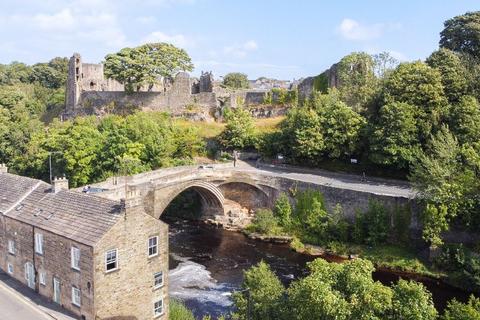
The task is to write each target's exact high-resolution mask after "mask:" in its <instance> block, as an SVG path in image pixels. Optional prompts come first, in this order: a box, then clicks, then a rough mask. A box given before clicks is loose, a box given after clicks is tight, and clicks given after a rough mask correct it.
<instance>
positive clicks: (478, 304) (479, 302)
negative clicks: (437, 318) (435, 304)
mask: <svg viewBox="0 0 480 320" xmlns="http://www.w3.org/2000/svg"><path fill="white" fill-rule="evenodd" d="M441 319H442V320H480V299H479V298H475V297H474V296H473V295H472V296H470V299H469V300H468V303H466V304H464V303H461V302H458V301H457V300H455V299H453V300H452V301H450V302H449V303H448V306H447V309H446V310H445V313H444V315H443V316H442V317H441Z"/></svg>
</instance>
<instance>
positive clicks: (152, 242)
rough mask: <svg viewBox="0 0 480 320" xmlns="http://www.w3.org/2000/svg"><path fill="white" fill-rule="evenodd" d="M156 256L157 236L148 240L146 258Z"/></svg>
mask: <svg viewBox="0 0 480 320" xmlns="http://www.w3.org/2000/svg"><path fill="white" fill-rule="evenodd" d="M157 254H158V236H155V237H151V238H149V239H148V256H149V257H153V256H156V255H157Z"/></svg>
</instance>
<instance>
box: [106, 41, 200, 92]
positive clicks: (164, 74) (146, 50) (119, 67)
mask: <svg viewBox="0 0 480 320" xmlns="http://www.w3.org/2000/svg"><path fill="white" fill-rule="evenodd" d="M192 70H193V64H192V62H191V59H190V57H189V56H188V54H187V52H186V51H185V50H183V49H179V48H177V47H175V46H174V45H172V44H169V43H163V42H161V43H147V44H144V45H141V46H138V47H135V48H123V49H121V50H120V51H119V52H117V53H112V54H108V55H107V56H106V57H105V61H104V73H105V76H106V77H107V78H112V79H115V80H117V81H119V82H120V83H122V84H124V85H125V90H126V91H127V92H133V91H139V90H140V89H141V88H142V87H143V86H148V88H149V90H150V89H151V88H152V87H153V86H154V85H155V84H157V83H158V81H159V78H163V79H164V80H165V79H172V78H173V76H174V75H175V74H176V73H177V72H179V71H192Z"/></svg>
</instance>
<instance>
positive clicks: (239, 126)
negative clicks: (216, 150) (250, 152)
mask: <svg viewBox="0 0 480 320" xmlns="http://www.w3.org/2000/svg"><path fill="white" fill-rule="evenodd" d="M225 121H226V126H225V129H224V130H223V132H222V133H221V134H220V136H219V140H220V143H221V144H222V146H223V147H225V148H227V149H244V148H249V147H252V146H253V145H254V144H255V138H256V137H255V127H254V123H253V118H252V115H251V114H250V112H248V110H245V109H243V108H234V109H227V110H226V111H225Z"/></svg>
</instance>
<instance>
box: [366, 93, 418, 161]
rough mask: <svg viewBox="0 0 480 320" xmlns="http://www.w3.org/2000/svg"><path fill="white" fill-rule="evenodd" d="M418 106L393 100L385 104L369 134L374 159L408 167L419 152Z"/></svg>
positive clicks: (371, 153)
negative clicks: (416, 108)
mask: <svg viewBox="0 0 480 320" xmlns="http://www.w3.org/2000/svg"><path fill="white" fill-rule="evenodd" d="M415 111H416V110H415V107H414V106H412V105H410V104H408V103H401V102H392V103H389V104H386V105H384V106H382V107H381V108H380V110H379V112H378V117H377V119H376V122H375V123H374V124H373V125H372V128H371V134H370V135H369V142H370V144H369V145H370V152H369V158H370V160H371V161H372V162H373V163H377V164H381V165H388V166H396V167H397V168H401V169H402V168H403V169H404V168H408V167H409V165H410V164H411V163H413V161H414V160H415V159H416V157H417V155H418V153H419V152H420V144H419V142H418V134H417V132H418V130H417V126H416V119H415V114H416V112H415Z"/></svg>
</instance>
